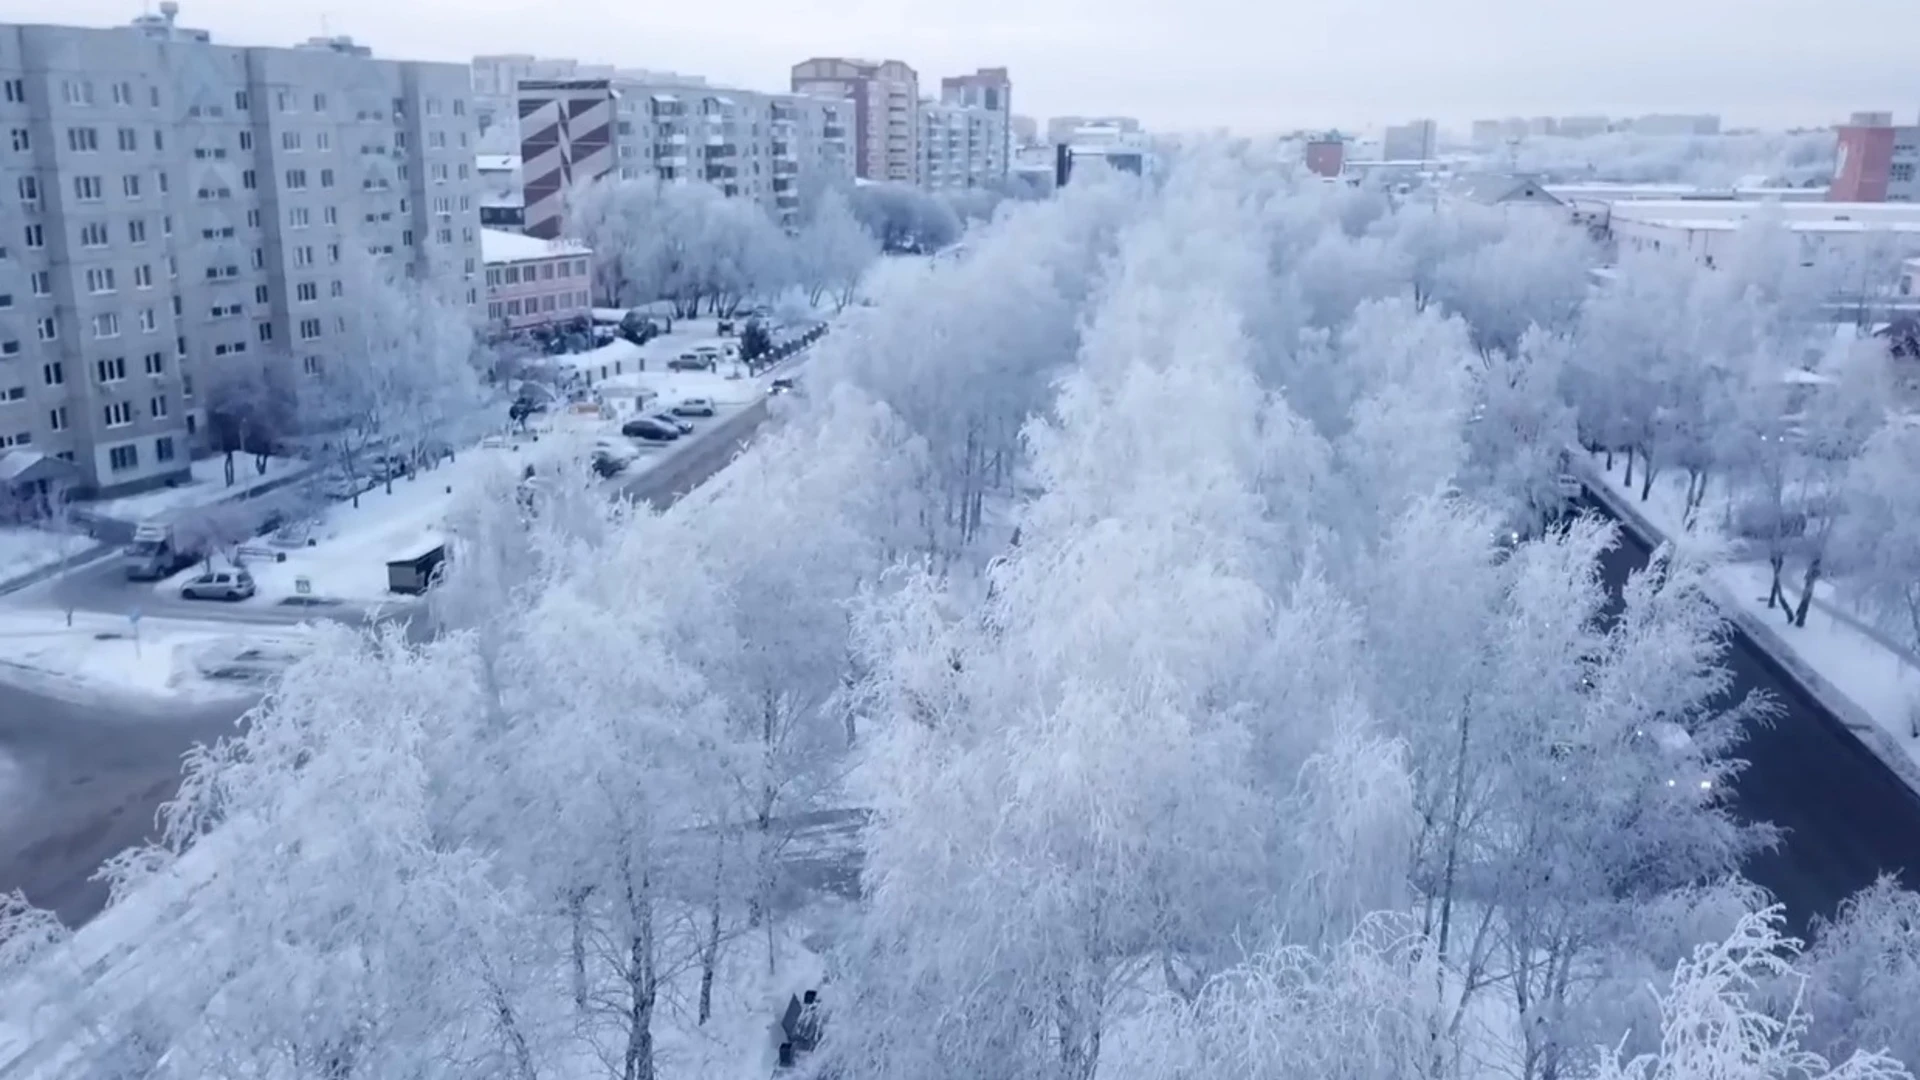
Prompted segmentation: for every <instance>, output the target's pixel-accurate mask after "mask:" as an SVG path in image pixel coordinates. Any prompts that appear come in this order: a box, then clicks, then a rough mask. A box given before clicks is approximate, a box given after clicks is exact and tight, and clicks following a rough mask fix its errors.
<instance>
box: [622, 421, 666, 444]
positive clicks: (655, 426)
mask: <svg viewBox="0 0 1920 1080" xmlns="http://www.w3.org/2000/svg"><path fill="white" fill-rule="evenodd" d="M620 434H622V435H625V436H626V437H627V438H629V439H642V440H645V441H647V442H672V441H673V440H675V439H677V438H679V437H680V432H679V431H677V430H675V429H674V428H670V427H668V426H667V425H665V424H662V423H661V422H659V421H658V420H647V419H639V420H629V421H627V422H626V423H624V424H621V425H620Z"/></svg>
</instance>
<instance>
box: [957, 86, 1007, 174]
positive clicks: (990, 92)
mask: <svg viewBox="0 0 1920 1080" xmlns="http://www.w3.org/2000/svg"><path fill="white" fill-rule="evenodd" d="M940 103H941V104H942V105H951V106H959V107H962V108H969V109H985V110H986V111H988V112H990V113H998V114H999V115H1000V119H999V122H998V123H997V124H995V125H994V127H995V128H997V130H998V132H999V135H1000V145H999V146H998V147H994V148H992V151H991V160H990V162H989V165H988V171H989V172H990V173H992V174H993V175H994V177H995V178H996V179H1000V180H1004V179H1006V177H1007V168H1008V163H1009V162H1011V161H1012V160H1013V80H1012V79H1010V78H1008V77H1007V69H1006V68H1003V67H994V68H981V69H979V70H978V71H975V72H974V73H973V74H971V75H949V76H947V77H946V78H944V79H941V80H940Z"/></svg>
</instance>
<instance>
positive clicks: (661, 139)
mask: <svg viewBox="0 0 1920 1080" xmlns="http://www.w3.org/2000/svg"><path fill="white" fill-rule="evenodd" d="M614 86H615V88H616V90H617V92H618V94H619V98H618V105H617V106H616V117H617V118H616V120H615V123H614V134H613V144H614V167H615V168H617V169H618V170H619V173H620V175H621V176H622V177H624V178H627V179H634V178H638V177H644V176H655V177H659V178H661V179H664V180H704V181H706V182H707V183H710V184H713V185H715V186H716V187H718V188H719V189H720V190H721V191H722V192H723V193H725V194H727V195H730V196H737V197H740V198H749V199H753V200H754V201H756V202H758V203H760V204H761V205H762V206H764V207H765V208H766V209H767V212H768V213H770V214H772V215H774V217H775V219H776V220H779V221H782V222H783V223H791V222H792V221H793V220H794V219H795V217H796V216H797V214H798V213H799V209H800V204H801V199H802V194H803V192H804V191H806V190H807V189H809V188H813V187H824V186H826V185H828V184H831V183H848V182H851V181H852V179H853V155H852V153H851V150H850V147H849V137H850V135H851V134H852V126H853V124H852V116H853V105H852V103H851V102H847V101H836V100H831V99H828V98H822V97H815V96H813V95H809V94H767V93H761V92H759V91H756V90H735V89H728V88H724V87H714V86H707V85H705V84H682V83H673V82H653V83H637V82H628V81H617V82H615V84H614Z"/></svg>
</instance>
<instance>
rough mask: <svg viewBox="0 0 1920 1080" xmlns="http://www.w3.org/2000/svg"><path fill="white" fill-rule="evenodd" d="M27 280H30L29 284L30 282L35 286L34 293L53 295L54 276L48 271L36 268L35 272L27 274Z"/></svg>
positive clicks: (36, 294) (37, 294)
mask: <svg viewBox="0 0 1920 1080" xmlns="http://www.w3.org/2000/svg"><path fill="white" fill-rule="evenodd" d="M27 281H28V284H30V285H31V286H32V288H33V295H35V296H52V295H53V276H52V275H51V274H49V273H48V272H47V271H45V270H35V271H34V272H33V273H31V274H29V275H27Z"/></svg>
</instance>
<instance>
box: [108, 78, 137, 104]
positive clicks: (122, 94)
mask: <svg viewBox="0 0 1920 1080" xmlns="http://www.w3.org/2000/svg"><path fill="white" fill-rule="evenodd" d="M112 89H113V103H114V104H115V105H131V104H133V84H132V83H125V82H117V83H113V84H112Z"/></svg>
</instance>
